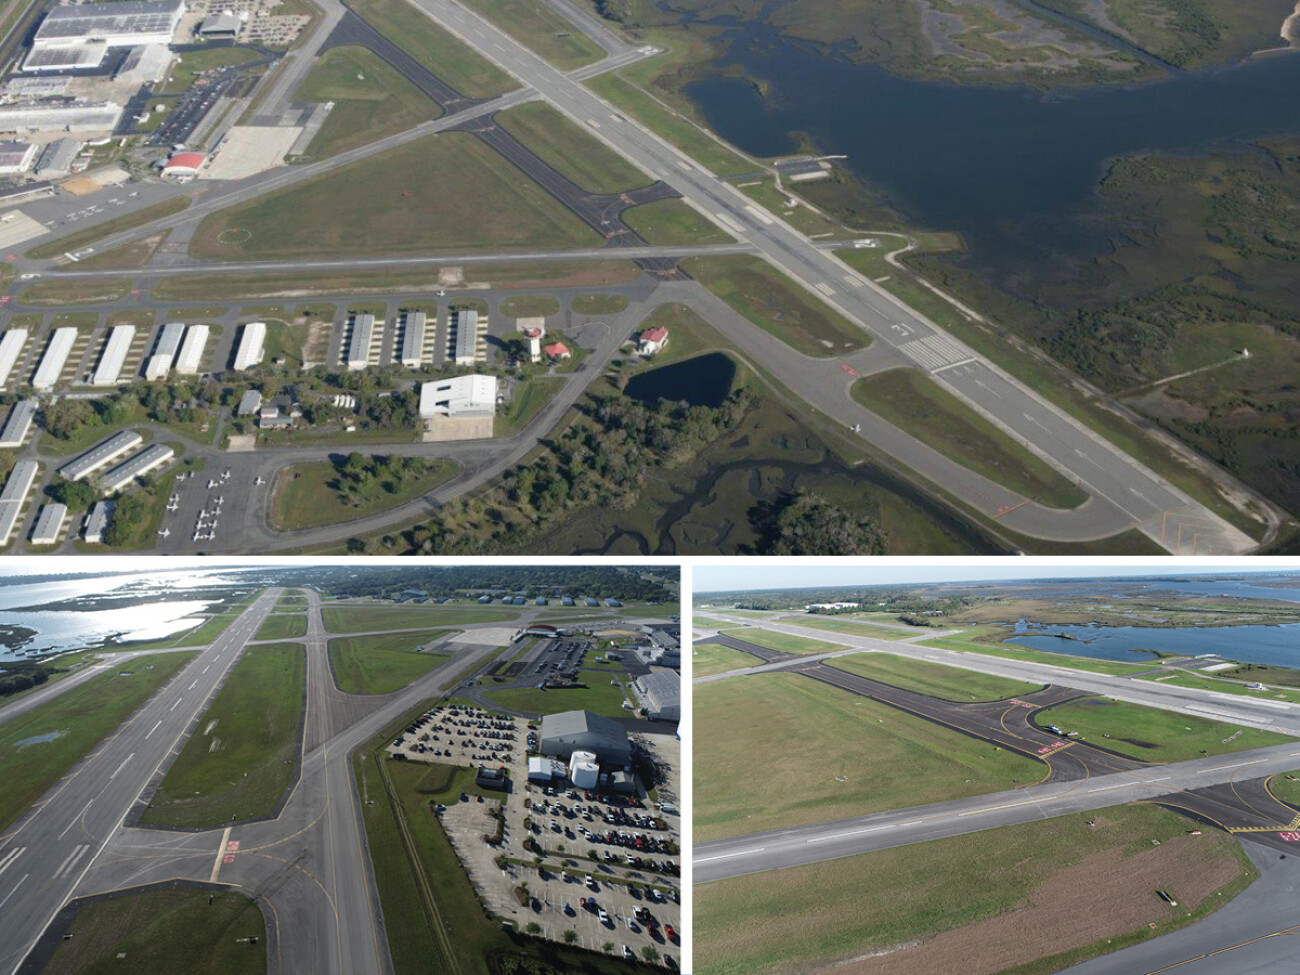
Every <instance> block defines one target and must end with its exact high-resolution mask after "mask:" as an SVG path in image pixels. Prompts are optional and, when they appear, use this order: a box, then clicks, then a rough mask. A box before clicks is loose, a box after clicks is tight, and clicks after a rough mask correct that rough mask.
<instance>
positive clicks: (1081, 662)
mask: <svg viewBox="0 0 1300 975" xmlns="http://www.w3.org/2000/svg"><path fill="white" fill-rule="evenodd" d="M1001 629H1002V628H1001V627H976V628H975V629H972V630H970V631H968V632H966V633H963V634H961V635H960V636H949V637H941V638H939V639H937V640H925V641H924V642H923V643H922V644H920V645H921V646H929V647H939V648H940V649H942V650H964V651H966V652H968V653H985V654H988V655H989V656H990V657H1006V658H1007V659H1008V660H1032V661H1034V662H1035V663H1040V664H1052V665H1054V666H1056V667H1073V668H1074V669H1075V670H1086V671H1088V672H1089V673H1093V674H1111V675H1113V676H1115V677H1126V676H1128V675H1129V674H1137V673H1140V672H1142V671H1144V670H1150V669H1151V665H1150V664H1122V663H1119V662H1117V661H1114V660H1094V659H1093V658H1092V657H1078V656H1075V655H1074V654H1069V653H1052V652H1050V651H1043V650H1030V649H1029V648H1028V647H1013V646H1010V645H1009V644H1005V643H983V642H980V641H976V640H974V639H972V637H973V636H975V635H976V634H978V633H981V632H986V633H987V632H998V631H1000V630H1001Z"/></svg>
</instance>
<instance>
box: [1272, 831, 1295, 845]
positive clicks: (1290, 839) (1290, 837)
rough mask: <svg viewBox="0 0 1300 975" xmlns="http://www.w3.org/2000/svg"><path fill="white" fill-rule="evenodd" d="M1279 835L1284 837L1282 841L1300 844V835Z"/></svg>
mask: <svg viewBox="0 0 1300 975" xmlns="http://www.w3.org/2000/svg"><path fill="white" fill-rule="evenodd" d="M1277 835H1278V836H1280V837H1282V839H1284V840H1286V841H1287V842H1288V843H1300V833H1291V832H1287V833H1278V834H1277Z"/></svg>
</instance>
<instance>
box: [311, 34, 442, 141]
mask: <svg viewBox="0 0 1300 975" xmlns="http://www.w3.org/2000/svg"><path fill="white" fill-rule="evenodd" d="M294 100H295V101H300V102H333V103H334V107H333V108H332V109H330V113H329V115H328V116H327V117H326V119H325V123H324V124H323V125H322V126H321V127H320V131H319V132H317V133H316V138H315V139H313V140H312V142H311V145H310V146H308V148H307V155H308V156H310V157H312V158H314V159H325V158H326V157H328V156H334V155H337V154H338V153H340V152H344V151H346V150H348V149H352V148H354V147H356V146H363V145H368V144H369V143H371V142H377V141H378V140H380V139H382V138H384V137H385V136H389V135H393V134H394V133H397V132H402V131H405V130H406V129H409V128H411V127H412V126H414V125H417V124H419V123H420V122H425V121H428V120H429V119H435V118H438V116H440V115H441V114H442V109H441V108H440V107H439V106H438V104H437V102H435V101H433V99H431V98H429V97H428V96H426V95H425V94H424V93H423V92H422V91H420V90H419V89H418V88H416V87H415V85H413V84H411V83H410V82H409V81H407V80H406V79H405V78H403V77H402V76H401V75H400V74H398V72H397V70H396V69H395V68H393V67H391V66H390V65H389V64H388V63H387V62H386V61H383V60H381V59H380V58H379V57H378V56H377V55H375V54H374V53H373V52H372V51H369V50H367V49H366V48H363V47H335V48H331V49H330V50H328V51H325V52H324V53H323V54H321V55H320V57H319V58H317V59H316V63H315V64H314V65H313V66H312V69H311V72H310V73H309V74H308V75H307V77H306V78H305V79H303V82H302V84H301V85H299V86H298V90H297V91H296V92H294Z"/></svg>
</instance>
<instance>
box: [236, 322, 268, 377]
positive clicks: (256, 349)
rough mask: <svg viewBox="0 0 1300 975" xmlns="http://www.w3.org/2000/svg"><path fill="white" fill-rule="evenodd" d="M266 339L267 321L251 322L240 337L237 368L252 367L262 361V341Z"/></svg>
mask: <svg viewBox="0 0 1300 975" xmlns="http://www.w3.org/2000/svg"><path fill="white" fill-rule="evenodd" d="M265 341H266V322H249V323H248V324H247V325H245V326H244V333H243V334H242V335H241V336H240V337H239V350H238V351H237V352H236V353H235V368H236V369H251V368H252V367H253V366H255V365H257V364H258V363H259V362H261V361H262V343H263V342H265Z"/></svg>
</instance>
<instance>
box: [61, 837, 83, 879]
mask: <svg viewBox="0 0 1300 975" xmlns="http://www.w3.org/2000/svg"><path fill="white" fill-rule="evenodd" d="M89 850H90V844H89V843H80V844H78V845H77V848H76V849H75V850H73V851H72V852H71V853H69V854H68V856H67V858H66V859H65V860H64V861H63V863H62V864H60V865H59V869H58V870H56V871H54V876H55V878H56V879H57V878H59V877H66V876H70V875H71V874H72V869H73V868H74V867H75V866H76V865H77V861H78V860H80V859H81V858H82V857H84V856H85V855H86V853H87V852H88V851H89Z"/></svg>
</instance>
